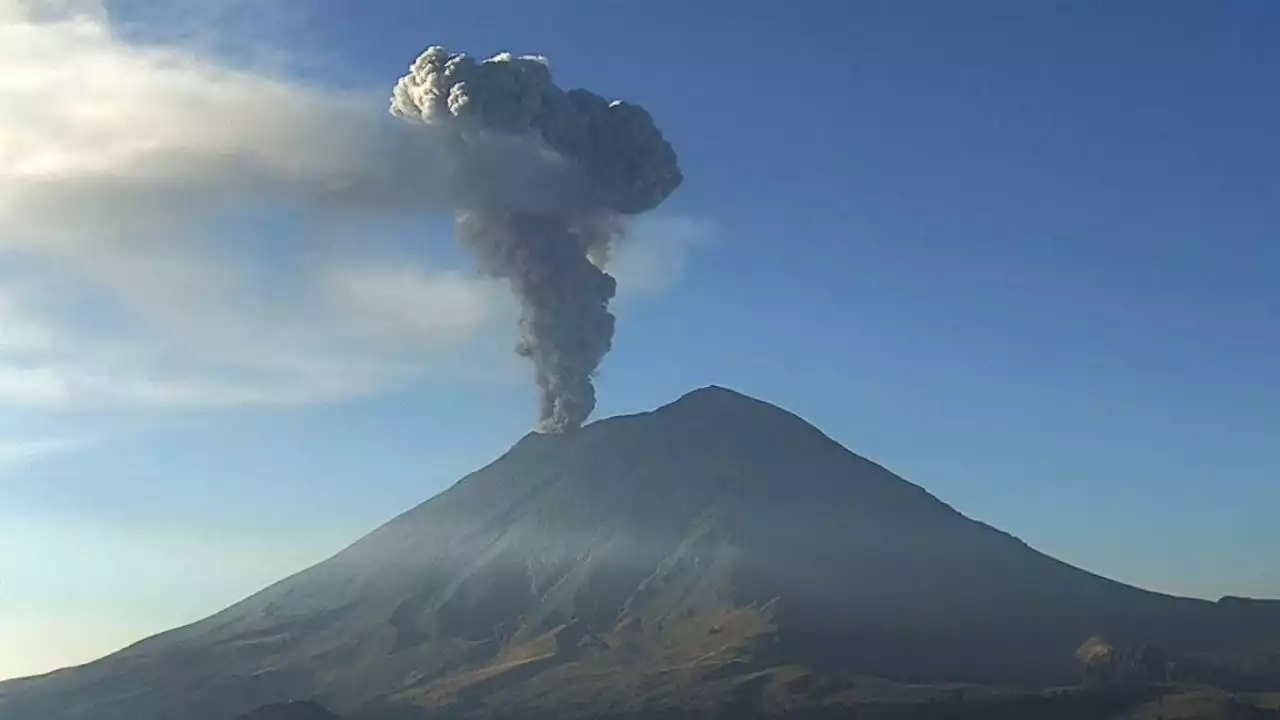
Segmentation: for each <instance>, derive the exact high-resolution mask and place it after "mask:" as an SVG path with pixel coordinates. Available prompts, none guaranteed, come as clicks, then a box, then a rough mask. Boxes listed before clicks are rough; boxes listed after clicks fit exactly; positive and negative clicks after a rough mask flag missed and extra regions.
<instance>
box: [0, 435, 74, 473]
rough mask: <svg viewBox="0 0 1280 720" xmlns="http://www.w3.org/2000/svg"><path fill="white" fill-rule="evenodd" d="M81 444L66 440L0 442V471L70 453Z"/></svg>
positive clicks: (47, 439)
mask: <svg viewBox="0 0 1280 720" xmlns="http://www.w3.org/2000/svg"><path fill="white" fill-rule="evenodd" d="M81 445H82V443H80V442H77V441H74V440H66V439H52V438H46V439H38V440H0V470H8V469H11V468H14V467H20V466H23V465H27V464H29V463H32V462H35V461H37V460H41V459H43V458H46V457H50V456H52V455H60V454H62V453H65V452H71V451H73V450H76V449H77V448H79V447H81Z"/></svg>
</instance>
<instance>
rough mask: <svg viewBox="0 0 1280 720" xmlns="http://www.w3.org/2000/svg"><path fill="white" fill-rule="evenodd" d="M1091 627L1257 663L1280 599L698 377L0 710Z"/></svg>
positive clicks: (710, 696) (13, 719)
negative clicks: (1059, 552) (1176, 566)
mask: <svg viewBox="0 0 1280 720" xmlns="http://www.w3.org/2000/svg"><path fill="white" fill-rule="evenodd" d="M1092 636H1105V637H1106V638H1108V640H1109V641H1110V642H1111V643H1114V644H1115V645H1116V646H1117V647H1119V646H1121V645H1122V644H1126V643H1127V644H1128V646H1133V645H1134V644H1135V643H1139V644H1142V645H1143V646H1144V647H1145V646H1147V645H1150V646H1154V647H1159V648H1161V650H1162V651H1163V652H1167V653H1176V654H1180V655H1182V656H1187V657H1193V656H1194V657H1199V658H1214V657H1225V656H1230V657H1242V656H1246V655H1248V656H1250V657H1253V656H1255V655H1256V656H1258V657H1261V656H1263V655H1264V654H1265V652H1266V651H1268V650H1271V651H1274V650H1276V649H1277V648H1280V608H1278V607H1277V606H1276V604H1275V603H1271V602H1265V601H1249V600H1238V599H1232V600H1223V601H1220V602H1217V603H1213V602H1207V601H1201V600H1192V599H1184V598H1176V597H1170V596H1165V595H1160V594H1156V593H1152V592H1147V591H1144V590H1140V589H1137V588H1133V587H1129V586H1126V585H1123V584H1120V583H1117V582H1113V581H1111V580H1107V579H1105V578H1102V577H1098V576H1096V575H1092V574H1090V573H1088V572H1085V571H1083V570H1079V569H1077V568H1074V567H1071V566H1069V565H1066V564H1064V563H1061V562H1059V561H1057V560H1054V559H1053V558H1050V557H1048V556H1046V555H1043V554H1041V553H1040V552H1037V551H1036V550H1034V549H1032V548H1030V547H1028V546H1027V545H1026V544H1024V543H1023V542H1021V541H1019V540H1018V539H1016V538H1014V537H1011V536H1009V535H1007V534H1005V533H1003V532H1000V531H998V530H995V529H993V528H991V527H989V526H987V525H984V524H982V523H979V522H975V521H973V520H970V519H968V518H966V517H965V516H963V515H961V514H960V513H958V512H956V511H955V510H953V509H952V508H951V507H949V506H947V505H946V504H944V503H943V502H941V501H939V500H937V499H936V498H934V497H933V496H931V495H929V494H928V493H927V492H925V491H924V490H922V489H921V488H919V487H917V486H915V485H912V484H910V483H908V482H906V481H905V480H902V479H900V478H898V477H896V476H895V475H893V474H892V473H890V472H889V471H887V470H885V469H884V468H882V467H880V466H878V465H876V464H874V463H872V462H870V461H868V460H865V459H863V458H861V457H858V456H857V455H854V454H853V453H851V452H849V451H848V450H846V449H845V448H843V447H841V446H840V445H839V444H837V443H836V442H834V441H832V440H831V439H829V438H828V437H826V436H825V435H823V434H822V433H821V432H819V431H818V430H817V429H816V428H814V427H812V426H811V425H809V424H807V423H806V422H804V421H803V420H801V419H800V418H798V417H796V416H794V415H792V414H790V413H788V412H786V411H784V410H781V409H779V408H777V407H774V406H772V405H769V404H766V403H764V402H760V401H758V400H753V399H751V398H748V397H745V396H743V395H740V394H737V393H735V392H732V391H729V390H725V389H722V388H715V387H712V388H706V389H703V390H698V391H695V392H693V393H690V394H688V395H686V396H684V397H683V398H681V399H680V400H678V401H676V402H674V403H672V404H670V405H667V406H665V407H662V408H660V409H658V410H655V411H653V412H650V413H645V414H641V415H634V416H628V417H616V418H611V419H607V420H602V421H599V422H595V423H593V424H591V425H588V426H586V427H584V428H582V429H580V430H577V431H574V432H569V433H566V434H563V435H536V434H535V435H529V436H527V437H525V438H524V439H522V440H521V441H520V442H519V443H517V444H516V445H515V446H514V447H513V448H512V449H511V450H510V451H508V452H507V453H506V454H505V455H503V456H502V457H501V458H499V459H498V460H496V461H495V462H493V463H492V464H490V465H489V466H487V467H485V468H483V469H481V470H479V471H477V472H475V473H473V474H471V475H469V476H467V477H466V478H464V479H463V480H461V481H459V482H458V483H457V484H456V485H454V486H453V487H451V488H449V489H448V490H446V491H444V492H442V493H441V494H439V495H438V496H436V497H435V498H432V499H431V500H429V501H427V502H425V503H423V504H422V505H420V506H418V507H416V508H414V509H412V510H410V511H409V512H407V513H405V514H403V515H401V516H400V517H398V518H396V519H394V520H392V521H391V522H390V523H388V524H386V525H384V526H383V527H381V528H379V529H378V530H376V531H374V532H373V533H371V534H370V535H368V536H366V537H365V538H363V539H361V540H360V541H358V542H356V543H355V544H354V545H352V546H351V547H349V548H347V549H346V550H344V551H342V552H341V553H339V554H338V555H336V556H334V557H333V558H331V559H329V560H327V561H325V562H322V563H320V564H319V565H316V566H314V567H312V568H310V569H308V570H305V571H303V572H301V573H298V574H297V575H295V576H293V577H290V578H288V579H286V580H283V581H281V582H280V583H278V584H276V585H274V586H272V587H270V588H267V589H266V590H263V591H262V592H260V593H258V594H257V595H254V596H252V597H250V598H248V599H247V600H244V601H243V602H241V603H239V604H237V605H234V606H232V607H230V608H228V609H226V610H224V611H222V612H220V613H218V614H216V615H214V616H212V617H210V618H208V619H206V620H203V621H201V622H198V623H196V624H194V625H191V626H188V627H184V628H181V629H178V630H174V631H171V632H168V633H165V634H162V635H159V636H156V637H153V638H151V639H149V640H145V641H143V642H141V643H138V644H137V645H134V646H132V647H130V648H127V649H125V650H123V651H121V652H119V653H116V654H114V655H111V656H109V657H106V658H104V659H102V660H99V661H97V662H94V663H90V664H88V665H85V666H82V667H78V668H72V669H68V670H63V671H60V672H56V673H52V674H50V675H46V676H43V677H38V678H31V679H25V680H18V681H12V682H8V683H3V684H0V717H3V718H4V719H5V720H171V719H173V718H183V719H184V720H225V719H227V718H231V717H235V716H237V715H238V714H240V713H244V712H247V711H250V710H252V709H253V708H256V707H258V706H260V705H263V704H267V703H273V702H280V701H286V700H296V699H312V698H314V699H317V700H319V701H321V702H322V703H323V704H324V705H326V706H328V707H330V708H332V709H334V710H337V711H338V712H341V713H344V714H348V715H349V716H360V717H370V718H373V717H377V718H381V717H397V718H398V717H417V715H416V714H415V713H414V712H412V710H413V709H429V710H434V711H435V713H434V714H433V715H432V717H437V716H439V717H446V716H466V715H475V716H486V717H488V716H493V715H495V714H501V713H511V714H513V716H520V714H521V713H522V712H524V711H525V710H529V711H535V710H539V709H540V710H553V711H554V712H555V713H556V715H557V716H561V717H568V716H572V715H574V714H580V715H583V716H600V715H603V714H607V713H609V712H612V711H616V710H619V709H622V708H630V709H634V708H641V707H644V708H658V707H682V708H699V707H710V706H712V705H723V704H724V703H733V702H737V703H750V704H751V705H752V706H755V707H765V706H768V707H779V708H781V707H790V706H793V705H794V704H796V703H799V702H808V701H812V700H813V699H814V698H822V697H829V696H833V695H838V694H839V693H840V692H843V691H845V690H846V689H847V688H848V687H849V686H848V685H847V684H846V681H845V680H841V678H852V677H855V676H876V677H883V678H892V679H898V680H906V681H913V682H950V681H965V682H976V683H1024V684H1052V683H1062V682H1075V681H1078V679H1079V677H1080V670H1079V668H1078V666H1077V665H1076V660H1075V658H1074V657H1073V653H1074V651H1075V650H1076V649H1077V648H1078V647H1080V645H1081V643H1082V642H1084V641H1085V640H1086V639H1087V638H1090V637H1092ZM406 709H407V710H406ZM401 712H406V713H408V714H404V715H401V714H400V713H401Z"/></svg>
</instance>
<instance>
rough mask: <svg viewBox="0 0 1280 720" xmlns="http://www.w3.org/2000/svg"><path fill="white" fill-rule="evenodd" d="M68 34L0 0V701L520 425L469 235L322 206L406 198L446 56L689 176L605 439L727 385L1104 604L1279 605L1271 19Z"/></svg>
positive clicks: (310, 552) (457, 14) (1279, 410)
mask: <svg viewBox="0 0 1280 720" xmlns="http://www.w3.org/2000/svg"><path fill="white" fill-rule="evenodd" d="M51 5H53V4H52V3H45V2H36V3H34V5H33V4H31V3H23V2H20V1H19V0H0V48H3V51H0V63H5V64H9V65H7V66H5V65H0V103H2V104H4V106H5V107H6V111H5V116H4V117H3V118H0V157H8V158H9V159H8V160H7V161H6V163H5V164H4V165H5V167H4V169H0V237H3V238H4V239H0V676H5V675H18V674H23V673H30V672H37V671H42V670H47V669H51V668H53V667H57V666H61V665H65V664H68V663H73V662H79V661H83V660H87V659H90V658H92V657H94V656H96V655H98V654H101V653H104V652H106V651H109V650H111V649H114V648H115V647H118V646H120V645H123V644H125V643H127V642H130V641H132V640H135V639H138V638H140V637H142V636H145V635H147V634H150V633H152V632H155V631H158V630H162V629H165V628H167V627H170V626H173V625H176V624H179V623H183V622H187V621H191V620H195V619H198V618H199V617H201V616H203V615H205V614H207V613H209V612H212V611H214V610H217V609H219V608H220V607H222V606H225V605H226V604H229V603H231V602H233V601H235V600H237V599H239V598H241V597H243V596H245V595H247V594H249V593H251V592H253V591H254V590H256V589H258V588H260V587H262V586H264V585H265V584H267V583H269V582H271V581H273V580H275V579H278V578H280V577H282V576H283V575H285V574H288V573H289V572H292V571H294V570H297V569H301V568H302V567H304V566H306V565H307V564H309V563H311V562H314V561H317V560H319V559H322V558H323V557H325V556H327V555H328V554H330V553H332V552H334V551H336V550H338V549H340V548H341V547H343V546H344V545H346V544H347V543H349V542H351V541H352V540H354V539H356V538H357V537H358V536H360V535H361V534H363V533H364V532H367V531H369V530H371V529H373V528H374V527H376V526H377V525H378V524H380V523H381V522H383V521H385V520H386V519H389V518H390V517H391V516H393V515H395V514H397V513H399V512H400V511H402V510H404V509H406V508H407V507H409V506H411V505H413V504H415V503H417V502H419V501H421V500H424V499H426V498H427V497H429V496H431V495H432V494H434V493H435V492H437V491H438V490H440V489H442V488H443V487H445V486H446V485H447V484H448V483H450V482H452V481H453V480H456V479H457V478H458V477H460V476H461V475H462V474H464V473H465V472H467V471H469V470H471V469H474V468H475V467H477V466H479V465H481V464H483V463H485V462H487V461H488V460H490V459H492V458H493V457H494V456H496V455H497V454H498V453H499V452H501V451H502V450H504V449H505V448H506V447H508V446H509V445H510V444H511V443H513V442H514V441H515V440H516V439H517V438H518V437H519V436H520V435H521V434H522V433H523V432H525V431H526V430H527V429H528V427H529V426H530V423H531V421H532V419H533V415H534V394H533V391H532V387H531V384H530V382H529V381H528V376H529V372H528V369H527V368H525V367H524V366H523V365H522V364H521V362H520V361H519V359H518V358H515V357H514V356H512V355H511V353H510V349H511V347H512V345H513V343H514V310H513V308H512V304H511V302H510V300H509V299H508V298H507V297H506V294H505V291H504V289H503V288H501V287H499V286H496V285H495V284H493V283H491V282H486V281H484V280H482V279H480V278H478V277H476V276H475V275H474V273H472V272H471V270H470V265H469V259H468V258H467V257H466V256H465V254H463V253H462V252H461V251H459V250H458V249H457V248H456V247H455V246H454V244H453V242H452V240H451V239H450V237H449V227H448V222H447V218H443V217H442V216H440V215H439V214H438V213H431V212H424V211H422V209H421V208H416V207H414V206H413V204H412V203H400V204H395V203H390V202H388V203H386V204H377V205H376V206H375V205H371V204H367V203H366V204H365V205H363V206H360V205H357V204H352V205H350V206H347V205H343V206H341V207H330V206H324V205H321V204H317V203H315V202H311V200H314V198H316V197H318V196H319V193H320V192H321V190H322V189H323V188H325V187H328V185H326V183H329V182H331V181H333V180H334V179H335V178H357V179H359V180H361V181H362V182H364V181H367V182H369V183H375V186H376V183H377V182H379V181H381V180H382V178H381V176H380V175H379V174H378V167H377V165H376V163H374V162H372V161H370V160H369V159H368V158H369V157H374V156H375V152H374V151H375V150H376V149H377V148H378V147H379V145H378V142H379V138H380V137H382V136H381V135H380V133H383V132H384V126H383V124H382V123H383V120H384V118H383V117H382V115H383V113H384V108H385V97H386V95H387V93H388V92H389V89H390V87H391V85H392V84H393V83H394V82H395V79H396V78H397V77H399V76H400V75H401V74H402V73H403V72H404V70H405V69H406V68H407V66H408V64H409V63H410V62H411V61H412V60H413V58H414V56H415V55H416V54H417V53H418V52H420V51H421V50H422V49H423V48H424V47H425V46H427V45H429V44H435V43H442V44H446V45H448V46H449V47H450V48H452V49H457V50H464V51H467V52H471V53H474V54H476V55H482V56H487V55H489V54H492V53H495V52H498V51H501V50H512V51H515V52H519V53H526V52H528V53H539V54H543V55H546V56H548V57H549V58H550V59H551V62H552V67H553V70H554V72H555V74H556V77H557V80H558V81H559V82H560V83H561V84H562V85H565V86H582V87H588V88H591V89H594V90H596V91H597V92H600V93H601V94H604V95H607V96H618V97H625V98H627V99H630V100H633V101H636V102H640V103H642V104H644V105H645V106H646V107H647V108H648V109H649V110H650V111H651V112H652V113H653V115H654V117H655V118H656V119H657V121H658V123H659V124H660V126H661V127H662V128H663V130H664V132H665V133H666V135H667V137H668V138H669V139H670V140H671V141H672V142H673V144H674V145H675V146H676V148H677V150H678V151H679V153H680V157H681V163H682V166H683V168H684V171H685V175H686V182H685V184H684V186H683V187H682V188H681V189H680V190H679V191H678V192H677V193H676V195H675V196H673V197H672V198H671V199H670V201H669V202H668V203H666V204H665V205H664V206H663V207H662V208H661V209H660V210H659V211H658V212H657V213H655V214H654V215H653V216H652V217H649V218H645V219H643V220H641V221H639V222H638V223H637V224H636V227H635V228H634V232H633V237H632V238H631V239H630V240H629V241H628V244H627V245H626V246H625V247H624V248H623V250H622V252H621V256H620V257H619V258H618V260H617V272H618V274H619V279H620V284H621V287H622V295H621V297H620V299H619V302H618V305H617V309H618V312H619V315H620V323H619V332H618V336H617V339H616V342H615V345H614V351H613V353H612V354H611V355H610V356H609V357H608V358H607V359H606V361H605V365H604V367H603V370H602V374H601V376H600V380H599V384H598V387H599V393H600V397H601V404H600V407H599V410H598V411H597V416H605V415H611V414H615V413H622V412H632V411H639V410H643V409H647V408H651V407H653V406H655V405H658V404H661V403H663V402H666V401H669V400H671V399H673V398H675V397H677V396H678V395H679V394H681V393H682V392H685V391H687V390H689V389H692V388H694V387H697V386H700V385H704V384H708V383H718V384H722V385H727V386H730V387H734V388H736V389H739V390H742V391H744V392H748V393H750V394H754V395H756V396H758V397H761V398H763V399H766V400H769V401H772V402H775V403H777V404H780V405H782V406H784V407H787V408H789V409H791V410H793V411H795V412H797V413H799V414H801V415H802V416H804V417H805V418H806V419H808V420H810V421H812V422H813V423H815V424H816V425H818V426H819V427H821V428H823V429H824V430H825V431H827V432H828V433H829V434H831V435H832V436H833V437H835V438H836V439H837V440H839V441H841V442H842V443H844V444H845V445H847V446H848V447H850V448H851V449H853V450H854V451H856V452H859V453H861V454H864V455H866V456H868V457H870V458H872V459H874V460H877V461H879V462H881V463H883V464H885V465H886V466H888V467H889V468H890V469H892V470H894V471H896V472H898V473H899V474H901V475H903V476H905V477H906V478H908V479H910V480H912V481H913V482H916V483H918V484H921V485H923V486H924V487H926V488H927V489H929V490H930V491H931V492H933V493H934V494H936V495H938V496H939V497H941V498H942V499H944V500H945V501H947V502H949V503H951V504H952V505H953V506H955V507H956V508H957V509H959V510H961V511H962V512H965V513H966V514H968V515H970V516H971V517H975V518H977V519H980V520H983V521H985V522H988V523H990V524H993V525H995V526H997V527H1000V528H1002V529H1005V530H1007V531H1009V532H1012V533H1014V534H1015V535H1018V536H1019V537H1022V538H1023V539H1025V540H1026V541H1028V542H1029V543H1030V544H1032V545H1033V546H1035V547H1037V548H1039V549H1041V550H1044V551H1046V552H1048V553H1050V554H1052V555H1055V556H1057V557H1060V558H1062V559H1064V560H1067V561H1069V562H1072V563H1075V564H1078V565H1081V566H1083V567H1086V568H1088V569H1090V570H1093V571H1095V572H1099V573H1102V574H1105V575H1109V576H1112V577H1116V578H1118V579H1122V580H1125V581H1128V582H1132V583H1135V584H1139V585H1142V586H1145V587H1150V588H1154V589H1158V590H1163V591H1168V592H1176V593H1185V594H1190V595H1196V596H1203V597H1211V598H1216V597H1218V596H1220V595H1223V594H1228V593H1235V594H1250V595H1257V596H1272V597H1280V551H1277V550H1276V548H1280V523H1277V522H1276V521H1275V517H1276V510H1275V508H1276V507H1277V505H1278V504H1280V490H1277V487H1278V486H1280V485H1278V484H1277V476H1278V475H1280V460H1277V455H1276V452H1275V450H1276V446H1277V441H1276V438H1278V437H1280V370H1277V367H1280V363H1277V362H1276V358H1277V357H1280V335H1278V334H1277V333H1276V332H1275V321H1274V318H1275V317H1276V315H1277V310H1280V282H1278V280H1280V249H1278V247H1280V135H1278V134H1277V133H1276V132H1275V131H1274V128H1276V127H1280V96H1277V94H1276V93H1275V91H1274V84H1275V78H1276V77H1277V76H1280V46H1278V45H1277V43H1275V41H1274V39H1275V38H1276V37H1280V6H1276V5H1275V4H1274V3H1270V2H1265V1H1262V0H1259V1H1258V2H1244V1H1240V2H1222V3H1191V2H1185V3H1172V2H1139V1H1135V2H1129V3H1123V4H1117V3H1103V2H1048V1H1046V2H1037V3H1026V2H1012V1H1010V2H974V3H951V2H913V3H901V2H856V3H848V4H844V5H839V6H837V5H833V4H830V3H819V2H800V3H785V4H784V3H765V2H726V1H721V0H707V1H705V2H699V3H676V2H674V1H673V2H666V1H665V0H664V1H660V2H647V3H621V2H600V3H586V2H568V1H567V0H565V1H561V2H548V3H543V4H535V3H525V2H515V1H514V0H512V1H510V2H508V1H506V0H501V1H495V2H489V3H484V4H466V5H464V4H456V5H455V4H449V3H437V2H401V1H400V0H367V1H366V2H361V3H350V2H338V0H316V1H315V2H311V3H305V4H303V3H285V2H282V1H280V0H272V1H269V2H259V3H251V2H221V3H205V2H196V1H195V0H190V1H189V2H169V3H153V2H145V3H144V2H141V0H129V1H128V2H124V1H123V0H122V1H121V2H117V3H112V4H109V5H108V7H106V8H102V7H101V6H96V5H94V4H92V3H89V2H73V3H70V7H71V8H72V10H73V11H74V12H73V14H72V15H73V16H74V17H75V18H76V19H74V20H69V19H68V18H69V17H70V16H68V15H67V14H66V13H65V9H64V11H58V12H42V13H38V14H37V15H36V16H33V15H32V14H31V13H30V12H29V10H27V9H24V8H30V7H38V8H40V9H42V11H47V10H48V9H49V7H51ZM63 5H64V6H65V5H67V4H66V3H63ZM295 5H299V6H300V5H305V6H306V8H305V9H303V8H301V7H294V6H295ZM15 48H16V49H15ZM15 78H16V79H15ZM10 108H20V110H19V111H17V112H13V111H11V110H10ZM369 148H372V149H374V150H371V151H370V152H368V153H366V152H364V151H365V150H366V149H369ZM14 158H16V161H15V160H14ZM228 158H230V159H228ZM15 168H16V169H15Z"/></svg>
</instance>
